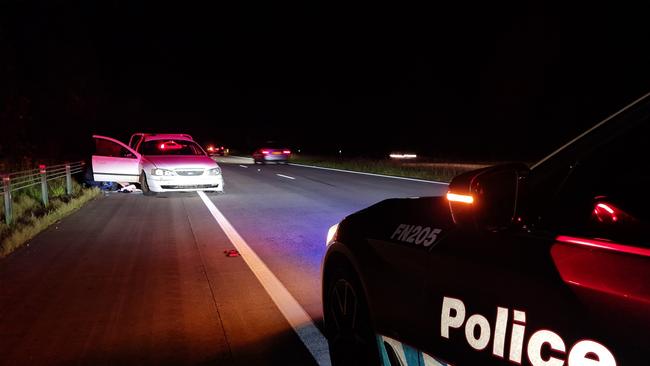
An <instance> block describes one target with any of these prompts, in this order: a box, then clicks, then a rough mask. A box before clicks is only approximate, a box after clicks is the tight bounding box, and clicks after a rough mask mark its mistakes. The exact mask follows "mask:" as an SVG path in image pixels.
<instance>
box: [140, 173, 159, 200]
mask: <svg viewBox="0 0 650 366" xmlns="http://www.w3.org/2000/svg"><path fill="white" fill-rule="evenodd" d="M140 189H142V194H143V195H145V196H153V195H155V194H156V192H153V191H152V190H151V189H149V183H147V176H146V175H145V174H144V172H142V173H141V174H140Z"/></svg>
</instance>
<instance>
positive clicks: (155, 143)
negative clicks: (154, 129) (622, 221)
mask: <svg viewBox="0 0 650 366" xmlns="http://www.w3.org/2000/svg"><path fill="white" fill-rule="evenodd" d="M142 155H205V153H204V152H203V150H202V149H201V147H200V146H199V145H197V144H196V143H195V142H193V141H187V140H152V141H145V142H144V143H143V144H142Z"/></svg>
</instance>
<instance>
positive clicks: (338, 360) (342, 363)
mask: <svg viewBox="0 0 650 366" xmlns="http://www.w3.org/2000/svg"><path fill="white" fill-rule="evenodd" d="M326 294H327V298H326V300H325V301H327V303H326V306H325V314H324V319H325V333H326V335H327V342H328V344H329V349H330V358H331V360H332V365H333V366H356V365H364V366H365V365H368V366H370V365H379V364H380V363H379V348H378V346H377V339H376V334H375V331H374V329H373V327H372V322H371V321H370V312H369V310H368V305H367V302H366V300H365V295H364V293H363V289H362V287H361V285H360V283H359V281H358V279H357V278H356V276H355V275H353V274H352V271H351V270H350V269H348V268H346V267H341V266H337V267H335V268H333V269H332V272H331V273H330V275H328V280H327V289H326Z"/></svg>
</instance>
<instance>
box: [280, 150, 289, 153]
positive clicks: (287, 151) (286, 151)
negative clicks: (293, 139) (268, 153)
mask: <svg viewBox="0 0 650 366" xmlns="http://www.w3.org/2000/svg"><path fill="white" fill-rule="evenodd" d="M282 153H284V154H291V150H284V151H283V152H282Z"/></svg>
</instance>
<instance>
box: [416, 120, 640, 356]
mask: <svg viewBox="0 0 650 366" xmlns="http://www.w3.org/2000/svg"><path fill="white" fill-rule="evenodd" d="M649 141H650V134H648V123H647V122H645V121H643V122H641V123H640V124H636V125H633V126H632V127H629V126H628V127H625V126H623V127H621V130H620V131H619V130H617V131H609V132H608V133H607V136H606V139H605V140H602V141H599V142H594V143H593V148H591V149H584V150H582V151H581V152H579V153H576V155H575V159H574V160H573V163H571V166H570V167H567V172H568V174H565V175H562V176H558V177H557V178H558V179H557V180H556V181H555V183H552V182H547V184H554V185H553V189H551V190H550V191H551V192H553V194H551V195H548V196H546V195H545V196H543V197H541V198H539V197H538V199H540V200H541V201H542V203H541V206H540V207H543V208H542V209H539V211H536V212H534V213H533V215H532V217H531V218H530V219H531V221H530V222H529V224H530V225H526V226H524V227H522V228H520V229H511V230H503V231H489V230H463V229H457V230H453V231H452V232H451V233H449V235H447V236H445V237H443V238H442V239H441V240H440V242H439V243H438V244H437V245H436V246H435V247H434V248H433V250H432V251H431V256H430V258H431V264H430V269H431V272H430V275H429V278H430V279H431V288H430V291H429V294H430V298H429V301H431V304H432V306H431V310H432V311H431V312H430V313H429V314H426V315H425V317H423V320H426V321H429V322H430V324H431V328H430V329H429V331H430V334H431V338H430V343H429V344H428V346H427V348H426V349H424V351H425V352H427V353H429V354H431V355H432V356H434V357H436V358H438V359H440V360H443V361H446V362H448V363H451V364H454V365H506V364H513V363H514V364H521V365H534V366H542V365H553V366H560V365H568V366H579V365H608V366H613V365H621V364H625V365H645V364H647V356H646V355H645V354H644V353H643V350H644V349H645V347H646V346H647V344H650V343H649V342H650V337H649V336H648V332H647V330H648V329H650V321H649V318H650V305H649V304H650V285H649V284H648V283H649V281H648V279H650V245H649V244H650V234H648V233H650V230H648V229H650V225H649V222H650V220H649V215H648V211H647V207H649V205H650V200H649V199H648V197H649V196H650V195H648V194H644V193H645V192H646V191H647V187H648V186H650V179H649V176H648V169H647V164H645V163H644V162H643V157H646V156H647V153H644V151H645V149H646V148H647V145H648V142H649ZM534 175H535V171H534V170H533V172H532V173H531V178H534ZM533 188H541V187H531V189H533ZM529 194H530V195H531V196H532V197H535V195H536V194H537V192H536V191H531V192H529Z"/></svg>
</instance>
